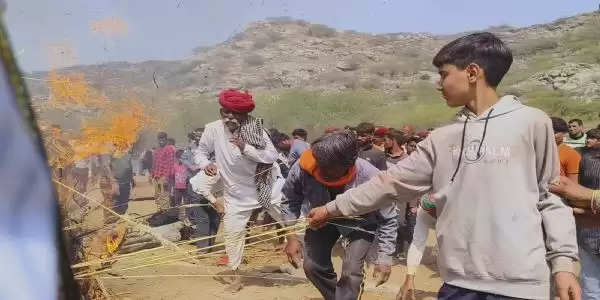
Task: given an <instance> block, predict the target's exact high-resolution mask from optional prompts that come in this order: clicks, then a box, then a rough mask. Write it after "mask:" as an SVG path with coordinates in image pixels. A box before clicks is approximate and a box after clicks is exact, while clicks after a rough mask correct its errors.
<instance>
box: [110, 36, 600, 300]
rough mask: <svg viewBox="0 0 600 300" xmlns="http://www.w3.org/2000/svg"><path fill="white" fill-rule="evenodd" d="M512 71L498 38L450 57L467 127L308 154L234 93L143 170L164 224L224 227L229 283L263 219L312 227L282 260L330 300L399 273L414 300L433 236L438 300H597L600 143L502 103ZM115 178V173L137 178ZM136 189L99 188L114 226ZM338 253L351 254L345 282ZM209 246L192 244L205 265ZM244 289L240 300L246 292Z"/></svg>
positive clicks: (367, 139) (161, 144) (447, 74)
mask: <svg viewBox="0 0 600 300" xmlns="http://www.w3.org/2000/svg"><path fill="white" fill-rule="evenodd" d="M512 59H513V58H512V53H511V51H510V50H509V49H508V48H507V47H506V46H505V45H504V43H503V42H502V41H501V40H500V39H498V38H497V37H495V36H494V35H493V34H490V33H478V34H472V35H468V36H465V37H462V38H459V39H457V40H455V41H453V42H451V43H449V44H448V45H446V46H445V47H443V48H442V50H440V52H439V53H438V54H437V55H436V57H435V58H434V61H433V63H434V65H435V66H436V67H437V68H438V69H439V73H440V75H441V79H440V91H441V92H442V94H443V96H444V98H445V99H446V101H447V104H448V105H449V106H451V107H463V108H462V110H460V112H459V113H458V114H457V119H456V122H454V123H452V124H450V125H447V126H443V127H440V128H437V129H435V130H434V129H433V128H429V129H427V130H423V131H418V132H415V130H414V128H413V127H412V126H410V125H405V126H404V127H402V128H399V129H397V128H392V127H390V126H380V125H376V124H373V123H368V122H363V123H360V124H357V125H356V126H354V125H349V126H346V127H344V128H343V129H342V128H335V127H328V128H327V129H326V130H325V132H324V133H323V134H322V135H320V136H319V137H317V138H315V139H314V140H312V142H309V140H310V139H309V137H308V133H307V130H305V129H301V128H298V129H295V130H293V131H292V132H291V133H290V135H288V134H286V133H283V132H281V131H279V130H278V129H275V128H271V129H268V128H265V126H264V123H263V120H262V119H260V118H256V117H254V116H253V115H252V114H251V113H252V111H253V110H254V108H255V102H254V100H253V97H252V95H251V94H250V93H248V92H243V91H238V90H225V91H222V92H221V93H220V95H219V105H220V110H219V116H217V120H216V121H214V122H212V123H209V124H206V125H205V126H204V127H203V128H198V129H195V130H193V131H192V132H190V133H189V134H188V142H189V143H188V145H187V146H185V147H183V148H182V149H178V148H177V147H176V146H175V143H174V140H172V139H169V137H168V135H167V134H166V133H164V132H161V133H159V134H158V136H157V142H158V145H157V147H155V148H154V149H153V150H152V151H150V150H149V151H146V152H145V153H144V154H143V155H142V157H141V161H142V163H141V165H142V166H141V168H140V169H141V171H142V172H144V171H150V177H151V180H152V183H153V186H154V189H155V201H156V204H157V207H158V209H159V211H162V212H166V211H175V212H172V213H171V214H172V215H173V214H175V215H176V218H177V219H179V220H180V221H182V222H184V223H185V224H187V225H189V226H191V227H193V228H195V230H194V235H193V237H200V236H214V235H215V234H216V233H217V231H218V229H219V224H220V223H221V221H222V222H223V231H224V238H225V252H226V256H224V257H222V258H220V259H219V261H220V263H222V264H227V265H228V266H229V268H230V269H231V270H232V272H233V274H234V275H237V274H239V269H240V265H241V263H242V258H243V251H244V246H245V239H244V237H245V236H246V232H247V231H246V230H247V227H248V226H249V224H250V223H251V222H255V223H256V222H257V214H259V212H262V213H264V218H265V219H269V220H273V221H274V222H276V223H278V226H280V228H281V227H287V226H291V225H293V224H298V223H299V222H303V221H304V222H307V223H308V224H309V225H310V228H309V229H307V230H306V231H305V232H304V231H303V232H289V233H288V234H286V238H285V240H286V243H285V247H284V249H283V250H284V252H285V254H286V255H287V257H288V260H289V262H290V263H291V264H292V265H293V266H294V267H296V268H303V270H304V272H305V274H306V276H307V278H308V279H309V280H310V282H311V283H313V285H314V286H315V287H316V288H317V289H318V290H319V292H320V293H321V294H322V295H323V297H324V298H325V299H327V300H330V299H358V298H360V296H361V294H362V291H363V285H364V282H363V281H364V268H363V267H364V265H365V264H372V265H373V266H374V268H373V270H374V277H375V278H377V283H378V284H382V283H384V282H386V281H387V280H388V278H389V276H390V272H391V266H392V265H393V264H394V263H395V262H397V261H398V260H399V259H406V265H407V267H408V268H407V276H406V280H405V282H404V284H403V285H402V288H401V290H400V291H399V293H398V299H414V278H415V275H416V270H417V268H418V266H419V264H420V260H421V257H422V255H423V251H424V249H425V245H426V241H427V236H428V232H429V230H430V229H434V230H435V231H436V237H437V244H438V247H439V257H438V267H439V269H440V274H441V277H442V279H443V281H444V284H443V286H442V288H441V289H440V291H439V295H438V297H439V299H516V298H522V299H548V298H550V297H551V295H552V296H556V297H559V298H560V299H563V300H566V299H581V293H582V291H581V288H580V285H579V282H581V284H582V286H583V297H584V299H600V221H599V219H598V216H597V214H596V213H597V212H598V211H600V192H598V190H599V189H600V128H595V129H591V130H589V131H587V132H584V126H583V122H582V121H581V120H579V119H574V120H570V121H569V122H565V121H564V120H563V119H560V118H556V117H553V118H549V117H548V116H547V115H546V114H545V113H543V112H542V111H540V110H537V109H534V108H531V107H527V106H525V105H523V104H522V103H521V102H520V101H519V99H518V98H516V97H514V96H510V95H508V96H504V97H499V96H498V95H497V93H496V87H497V86H498V85H499V84H500V82H501V80H502V78H503V76H504V75H505V74H506V72H507V71H508V69H509V68H510V65H511V64H512ZM121 157H124V156H121ZM123 159H125V160H127V157H126V156H125V157H124V158H123ZM108 165H109V166H110V170H112V172H113V174H120V173H123V172H119V170H123V169H128V167H130V166H131V163H130V164H129V165H128V164H127V163H123V162H116V161H114V160H113V161H112V162H111V163H110V164H108ZM128 174H129V172H127V176H121V175H119V176H116V175H115V176H113V177H112V178H107V180H105V183H104V185H105V186H106V188H105V190H108V185H109V184H112V185H113V188H112V195H119V196H117V199H118V200H116V201H115V200H111V201H113V205H115V206H123V207H125V208H124V210H123V209H122V208H121V209H120V210H119V213H123V212H124V211H125V210H126V207H127V206H126V205H124V204H123V203H122V202H126V200H124V197H125V195H127V197H128V193H129V189H128V186H130V184H131V180H130V177H129V175H128ZM108 179H112V181H110V180H108ZM559 179H560V180H559ZM551 192H554V193H551ZM557 195H561V196H563V197H564V199H561V198H560V197H559V196H557ZM565 203H566V204H565ZM185 204H206V205H205V206H199V207H194V208H182V206H183V205H185ZM266 222H268V221H264V223H266ZM264 223H263V224H264ZM575 233H576V234H575ZM337 243H340V244H341V245H342V247H343V249H344V253H345V254H344V256H343V265H342V270H341V276H339V277H338V275H337V274H336V272H335V270H334V267H333V264H332V261H331V254H332V249H333V247H334V246H335V245H336V244H337ZM212 245H214V239H209V240H201V241H198V242H197V244H196V246H197V247H199V248H202V250H205V251H207V252H208V251H212V250H214V248H210V247H211V246H212ZM578 261H579V262H580V264H581V267H582V271H581V275H580V277H579V280H578V279H577V277H576V272H575V267H574V266H575V263H576V262H578ZM234 278H235V279H234V280H233V282H232V283H231V285H230V286H229V287H228V289H229V290H230V291H237V290H239V289H241V288H242V287H243V284H242V279H241V276H234Z"/></svg>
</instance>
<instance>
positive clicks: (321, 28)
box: [308, 24, 337, 38]
mask: <svg viewBox="0 0 600 300" xmlns="http://www.w3.org/2000/svg"><path fill="white" fill-rule="evenodd" d="M336 33H337V32H336V31H335V29H333V28H331V27H329V26H327V25H322V24H313V25H311V26H310V27H309V28H308V35H310V36H314V37H318V38H330V37H334V36H335V35H336Z"/></svg>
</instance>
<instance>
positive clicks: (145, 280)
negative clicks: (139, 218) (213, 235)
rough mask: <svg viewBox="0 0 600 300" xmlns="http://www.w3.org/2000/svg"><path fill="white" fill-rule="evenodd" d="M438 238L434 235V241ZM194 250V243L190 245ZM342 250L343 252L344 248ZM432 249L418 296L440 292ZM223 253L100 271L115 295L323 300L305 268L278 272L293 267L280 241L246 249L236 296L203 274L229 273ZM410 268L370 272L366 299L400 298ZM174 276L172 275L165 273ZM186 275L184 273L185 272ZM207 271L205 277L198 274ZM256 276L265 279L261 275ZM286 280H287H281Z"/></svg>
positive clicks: (140, 205)
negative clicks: (378, 278)
mask: <svg viewBox="0 0 600 300" xmlns="http://www.w3.org/2000/svg"><path fill="white" fill-rule="evenodd" d="M137 182H138V185H137V187H136V188H135V189H134V192H133V193H132V198H134V199H136V198H137V199H140V198H148V197H150V196H151V195H152V188H151V186H150V185H149V184H148V183H147V179H146V178H145V177H138V178H137ZM155 209H156V208H155V205H154V202H153V201H152V200H144V201H131V202H130V207H129V210H128V213H129V214H132V213H135V214H139V215H146V214H148V213H151V212H153V211H154V210H155ZM431 238H432V236H431V235H430V242H431ZM184 247H185V249H188V250H192V249H194V247H192V246H187V245H186V246H184ZM338 252H339V251H338ZM169 253H172V252H169V251H168V250H158V251H155V252H153V255H152V256H148V258H147V260H146V259H145V260H146V261H148V260H150V259H152V257H156V256H158V255H165V254H169ZM428 253H430V251H427V253H426V255H425V258H424V263H425V265H424V266H421V268H420V269H419V272H418V273H417V280H416V288H417V290H418V292H417V298H418V299H427V298H429V299H432V298H435V296H436V291H437V290H438V289H439V287H440V285H441V282H440V279H439V275H438V274H437V271H436V268H435V264H434V263H433V262H434V260H433V258H432V257H431V255H429V254H428ZM216 258H217V256H213V257H206V258H203V259H201V260H200V262H199V263H197V264H192V263H190V262H186V261H178V262H173V263H169V264H163V265H158V266H150V267H144V268H139V269H135V270H129V271H118V270H119V269H123V268H125V267H130V266H132V265H134V264H135V265H140V264H144V262H143V261H141V262H140V261H138V262H134V261H133V260H128V259H126V258H125V259H122V260H120V261H117V262H116V263H115V264H114V265H113V270H114V271H111V272H109V273H105V274H101V275H98V276H99V278H100V280H101V281H102V282H103V284H104V285H105V287H106V288H107V290H108V291H109V293H110V294H111V296H112V298H113V299H261V300H262V299H264V300H268V299H278V300H296V299H302V300H309V299H310V300H317V299H322V298H321V297H320V294H319V293H318V292H317V290H316V289H315V288H314V287H313V286H312V285H311V284H310V283H309V282H308V281H307V280H306V279H305V278H304V276H303V274H302V272H301V271H300V272H298V273H297V275H295V276H291V275H288V274H281V273H272V271H273V270H278V269H279V268H280V266H285V265H287V260H286V259H285V257H284V255H283V253H281V251H280V250H279V251H277V250H275V245H274V244H273V243H271V242H265V243H261V244H257V245H255V246H250V247H249V248H248V249H247V250H246V263H245V264H243V265H242V270H243V272H244V274H245V275H246V276H249V277H248V278H244V285H245V287H244V289H243V290H242V291H240V292H238V293H236V294H231V293H226V292H224V288H225V284H226V283H227V282H228V280H229V278H228V277H214V276H202V275H207V274H210V275H214V274H227V272H228V270H227V268H226V267H218V266H216V264H215V260H216ZM334 265H335V267H336V270H340V265H341V259H340V258H339V257H337V256H335V254H334ZM405 270H406V267H405V266H404V263H403V262H400V263H398V264H397V265H395V266H394V267H393V271H392V276H391V278H390V280H389V281H388V282H387V283H386V284H384V285H382V286H380V287H377V288H375V287H374V284H373V281H372V280H371V276H372V270H368V271H367V272H368V274H367V278H368V280H367V283H366V288H365V293H364V295H363V298H362V299H365V300H375V299H395V294H396V293H397V291H398V289H399V287H400V285H401V284H402V282H403V280H404V273H405ZM164 275H173V276H172V277H163V276H164ZM180 275H183V276H180ZM197 275H201V276H197ZM118 276H142V277H138V278H121V277H118ZM253 276H256V277H259V278H255V277H253ZM279 279H283V280H279Z"/></svg>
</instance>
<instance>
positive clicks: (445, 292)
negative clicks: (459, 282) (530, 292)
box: [438, 283, 519, 300]
mask: <svg viewBox="0 0 600 300" xmlns="http://www.w3.org/2000/svg"><path fill="white" fill-rule="evenodd" d="M455 299H456V300H509V299H519V298H513V297H506V296H501V295H495V294H490V293H485V292H478V291H473V290H468V289H465V288H461V287H457V286H454V285H449V284H447V283H444V285H442V287H441V288H440V291H439V292H438V300H455Z"/></svg>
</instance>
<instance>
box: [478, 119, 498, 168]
mask: <svg viewBox="0 0 600 300" xmlns="http://www.w3.org/2000/svg"><path fill="white" fill-rule="evenodd" d="M493 111H494V108H492V109H490V112H489V113H488V114H487V117H486V118H485V125H484V126H483V136H481V141H480V142H479V148H477V159H479V157H480V156H481V145H483V141H484V140H485V133H486V131H487V125H488V121H489V120H490V115H491V114H492V112H493Z"/></svg>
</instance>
